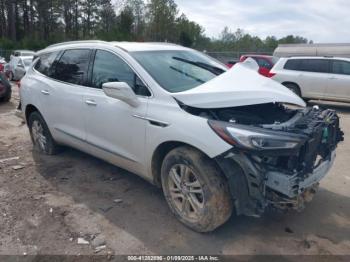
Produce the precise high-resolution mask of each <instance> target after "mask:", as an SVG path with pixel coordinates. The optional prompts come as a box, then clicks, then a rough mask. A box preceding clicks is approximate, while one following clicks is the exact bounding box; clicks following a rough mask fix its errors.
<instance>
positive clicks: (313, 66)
mask: <svg viewBox="0 0 350 262" xmlns="http://www.w3.org/2000/svg"><path fill="white" fill-rule="evenodd" d="M300 70H301V71H306V72H314V73H329V72H330V70H329V60H327V59H303V60H302V61H301V64H300Z"/></svg>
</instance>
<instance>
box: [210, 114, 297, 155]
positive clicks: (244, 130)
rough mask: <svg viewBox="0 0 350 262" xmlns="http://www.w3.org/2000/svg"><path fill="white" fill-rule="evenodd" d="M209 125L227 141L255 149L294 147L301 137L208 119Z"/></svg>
mask: <svg viewBox="0 0 350 262" xmlns="http://www.w3.org/2000/svg"><path fill="white" fill-rule="evenodd" d="M208 123H209V125H210V127H211V128H212V129H213V130H214V131H215V132H216V133H217V134H218V135H219V136H220V137H221V138H222V139H224V140H225V141H226V142H227V143H229V144H231V145H237V146H240V147H244V148H248V149H255V150H276V149H294V148H296V147H298V146H299V145H300V144H301V142H302V139H301V138H299V137H293V136H289V135H288V136H287V135H284V134H281V133H280V132H274V131H269V130H263V129H262V128H253V127H245V126H242V125H233V124H231V123H226V122H222V121H212V120H209V121H208Z"/></svg>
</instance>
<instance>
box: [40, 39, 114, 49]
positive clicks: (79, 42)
mask: <svg viewBox="0 0 350 262" xmlns="http://www.w3.org/2000/svg"><path fill="white" fill-rule="evenodd" d="M102 43H108V42H106V41H101V40H81V41H68V42H62V43H58V44H53V45H49V46H48V47H47V48H51V47H56V46H61V45H69V44H102Z"/></svg>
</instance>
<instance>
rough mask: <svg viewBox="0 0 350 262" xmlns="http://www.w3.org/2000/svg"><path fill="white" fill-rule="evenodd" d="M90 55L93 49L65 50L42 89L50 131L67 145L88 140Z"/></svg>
mask: <svg viewBox="0 0 350 262" xmlns="http://www.w3.org/2000/svg"><path fill="white" fill-rule="evenodd" d="M91 53H92V50H90V49H71V50H66V51H64V52H63V54H61V57H60V58H59V59H58V60H56V61H55V63H54V65H53V68H52V71H53V72H51V73H50V78H49V79H46V80H45V82H46V83H45V85H43V87H42V88H41V95H42V97H43V99H44V100H45V103H46V106H45V111H46V115H47V119H48V120H49V125H50V127H51V131H52V133H53V134H54V136H55V138H56V139H58V140H61V141H63V142H65V143H68V144H71V143H72V141H74V140H81V141H84V140H85V138H86V136H85V135H86V133H85V126H84V115H83V112H82V111H83V104H82V98H83V95H82V94H83V92H84V89H85V88H86V87H85V86H84V85H85V84H86V81H87V74H88V68H89V63H90V58H91Z"/></svg>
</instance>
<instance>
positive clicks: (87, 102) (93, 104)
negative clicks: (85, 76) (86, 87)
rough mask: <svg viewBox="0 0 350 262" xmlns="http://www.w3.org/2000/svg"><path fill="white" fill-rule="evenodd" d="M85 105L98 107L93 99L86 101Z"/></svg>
mask: <svg viewBox="0 0 350 262" xmlns="http://www.w3.org/2000/svg"><path fill="white" fill-rule="evenodd" d="M85 103H86V104H87V105H89V106H97V103H96V102H95V101H94V100H91V99H88V100H86V101H85Z"/></svg>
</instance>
